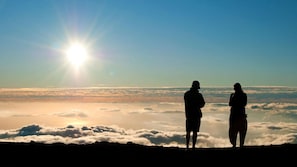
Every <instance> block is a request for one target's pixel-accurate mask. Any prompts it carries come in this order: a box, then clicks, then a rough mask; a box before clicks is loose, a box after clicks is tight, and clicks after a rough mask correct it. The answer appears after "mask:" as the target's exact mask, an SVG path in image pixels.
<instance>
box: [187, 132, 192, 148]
mask: <svg viewBox="0 0 297 167" xmlns="http://www.w3.org/2000/svg"><path fill="white" fill-rule="evenodd" d="M190 137H191V133H190V131H187V132H186V148H187V149H189V144H190Z"/></svg>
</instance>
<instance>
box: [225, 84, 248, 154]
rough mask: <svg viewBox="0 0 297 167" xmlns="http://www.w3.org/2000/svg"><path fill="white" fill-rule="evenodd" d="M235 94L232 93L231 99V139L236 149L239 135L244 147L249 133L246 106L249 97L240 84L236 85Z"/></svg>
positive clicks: (241, 144)
mask: <svg viewBox="0 0 297 167" xmlns="http://www.w3.org/2000/svg"><path fill="white" fill-rule="evenodd" d="M233 86H234V91H235V92H234V93H231V95H230V99H229V106H231V109H230V117H229V139H230V142H231V144H232V146H233V148H236V140H237V135H238V134H239V140H240V147H243V145H244V140H245V136H246V132H247V124H248V123H247V114H246V112H245V106H246V105H247V95H246V93H245V92H244V91H243V90H242V87H241V85H240V83H235V84H234V85H233Z"/></svg>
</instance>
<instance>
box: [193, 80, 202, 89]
mask: <svg viewBox="0 0 297 167" xmlns="http://www.w3.org/2000/svg"><path fill="white" fill-rule="evenodd" d="M192 88H194V89H200V82H199V81H197V80H195V81H193V82H192Z"/></svg>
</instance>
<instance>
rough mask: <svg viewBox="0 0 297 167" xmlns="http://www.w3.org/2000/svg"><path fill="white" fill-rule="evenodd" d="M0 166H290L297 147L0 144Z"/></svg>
mask: <svg viewBox="0 0 297 167" xmlns="http://www.w3.org/2000/svg"><path fill="white" fill-rule="evenodd" d="M0 151H1V156H0V157H1V160H0V166H5V167H6V166H16V165H22V166H40V167H42V166H57V167H58V166H65V165H66V166H83V167H88V166H114V165H126V166H127V165H132V166H134V165H135V166H136V165H137V166H159V165H166V166H168V165H169V166H177V165H179V166H180V165H181V166H185V165H187V164H191V166H205V165H220V166H221V165H231V166H233V165H234V166H257V165H273V166H274V165H282V166H286V165H294V164H295V162H296V161H297V158H296V155H297V145H295V144H283V145H270V146H246V147H245V148H241V149H238V148H237V149H232V148H196V150H194V151H186V150H185V149H184V148H177V147H162V146H142V145H137V144H132V143H128V144H118V143H106V142H100V143H94V144H87V145H76V144H68V145H66V144H61V143H56V144H41V143H34V142H31V143H0Z"/></svg>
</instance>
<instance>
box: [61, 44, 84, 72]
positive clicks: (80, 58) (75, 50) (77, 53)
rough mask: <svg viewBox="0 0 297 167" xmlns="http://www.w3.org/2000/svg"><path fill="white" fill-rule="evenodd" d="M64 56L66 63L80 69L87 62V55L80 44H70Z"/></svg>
mask: <svg viewBox="0 0 297 167" xmlns="http://www.w3.org/2000/svg"><path fill="white" fill-rule="evenodd" d="M66 55H67V59H68V61H69V62H70V63H71V64H72V65H73V66H74V67H75V68H79V67H81V66H82V65H83V64H84V63H85V61H86V60H87V57H88V53H87V49H86V47H85V46H84V45H82V44H80V43H75V44H72V45H71V46H70V47H69V48H68V49H67V50H66Z"/></svg>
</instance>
